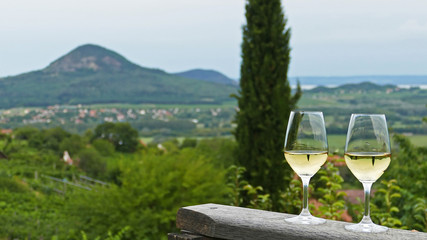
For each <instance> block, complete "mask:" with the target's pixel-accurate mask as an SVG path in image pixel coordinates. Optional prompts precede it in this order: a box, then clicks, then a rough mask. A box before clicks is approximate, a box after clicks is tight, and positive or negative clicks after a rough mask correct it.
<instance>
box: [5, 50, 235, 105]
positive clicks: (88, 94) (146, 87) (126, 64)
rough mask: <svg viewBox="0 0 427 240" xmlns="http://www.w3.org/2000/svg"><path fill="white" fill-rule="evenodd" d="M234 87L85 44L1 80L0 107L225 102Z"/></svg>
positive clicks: (233, 90)
mask: <svg viewBox="0 0 427 240" xmlns="http://www.w3.org/2000/svg"><path fill="white" fill-rule="evenodd" d="M235 91H236V87H235V86H231V85H224V84H217V83H212V82H206V81H200V80H195V79H190V78H185V77H181V76H177V75H174V74H168V73H166V72H164V71H162V70H159V69H150V68H144V67H141V66H138V65H136V64H134V63H132V62H130V61H128V60H127V59H126V58H124V57H123V56H121V55H120V54H118V53H116V52H114V51H111V50H108V49H106V48H103V47H100V46H97V45H92V44H87V45H83V46H80V47H77V48H76V49H74V50H72V51H71V52H69V53H68V54H66V55H64V56H62V57H60V58H59V59H57V60H55V61H54V62H52V63H51V64H50V65H49V66H47V67H46V68H44V69H42V70H38V71H33V72H29V73H24V74H21V75H17V76H11V77H6V78H1V79H0V95H1V96H2V98H1V99H0V108H12V107H21V106H48V105H54V104H96V103H178V104H181V103H182V104H192V103H221V102H223V101H228V100H229V99H230V98H229V95H230V94H231V93H234V92H235Z"/></svg>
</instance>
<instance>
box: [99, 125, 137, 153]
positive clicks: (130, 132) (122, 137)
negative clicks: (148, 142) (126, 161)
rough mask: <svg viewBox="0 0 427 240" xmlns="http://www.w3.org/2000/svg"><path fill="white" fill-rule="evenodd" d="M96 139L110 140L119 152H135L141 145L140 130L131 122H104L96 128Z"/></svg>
mask: <svg viewBox="0 0 427 240" xmlns="http://www.w3.org/2000/svg"><path fill="white" fill-rule="evenodd" d="M95 139H105V140H108V141H110V142H111V143H112V144H113V145H114V147H115V149H116V151H119V152H135V151H136V149H137V147H138V145H139V141H138V131H136V130H135V129H134V128H132V126H131V125H130V124H129V123H111V122H106V123H102V124H100V125H98V126H97V127H96V128H95V133H94V136H93V141H94V140H95Z"/></svg>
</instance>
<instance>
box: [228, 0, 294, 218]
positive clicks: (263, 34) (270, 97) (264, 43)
mask: <svg viewBox="0 0 427 240" xmlns="http://www.w3.org/2000/svg"><path fill="white" fill-rule="evenodd" d="M289 39H290V31H289V28H286V19H285V17H284V14H283V10H282V7H281V3H280V0H268V1H265V0H248V1H247V2H246V25H244V26H243V43H242V64H241V69H240V90H239V93H238V96H235V97H236V98H237V100H238V106H239V111H238V112H237V115H236V123H237V128H236V130H235V132H234V135H235V137H236V141H237V144H238V148H237V161H238V163H239V164H240V165H241V166H244V167H245V168H246V169H247V171H246V175H245V178H246V180H247V181H248V182H249V183H250V184H252V185H254V186H262V187H263V189H264V191H265V192H266V193H268V194H270V197H271V200H272V210H274V211H280V210H282V209H281V207H280V206H281V204H280V192H281V191H283V190H284V189H285V187H286V185H287V182H286V181H289V179H290V178H286V176H290V173H291V171H292V170H291V169H290V168H289V167H288V165H287V164H285V163H284V155H283V144H284V141H285V134H286V133H285V131H286V126H287V122H288V118H289V114H290V111H291V110H292V109H293V108H294V107H295V105H296V102H297V101H298V99H299V98H300V96H301V90H300V88H299V85H298V90H297V92H296V93H295V94H294V95H293V94H292V93H291V88H290V86H289V82H288V80H287V72H288V66H289V61H290V55H289V54H290V47H289Z"/></svg>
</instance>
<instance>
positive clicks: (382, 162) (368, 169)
mask: <svg viewBox="0 0 427 240" xmlns="http://www.w3.org/2000/svg"><path fill="white" fill-rule="evenodd" d="M344 158H345V162H346V163H347V166H348V168H349V169H350V171H351V172H352V173H353V174H354V176H356V178H357V179H359V181H361V182H363V181H374V182H375V181H376V180H377V179H378V178H380V177H381V175H383V173H384V171H385V170H386V169H387V167H388V165H390V160H391V154H390V153H372V152H371V153H369V152H367V153H365V152H352V153H346V154H344Z"/></svg>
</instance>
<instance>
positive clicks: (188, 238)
mask: <svg viewBox="0 0 427 240" xmlns="http://www.w3.org/2000/svg"><path fill="white" fill-rule="evenodd" d="M168 240H221V239H218V238H210V237H205V236H201V235H195V234H192V233H168Z"/></svg>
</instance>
